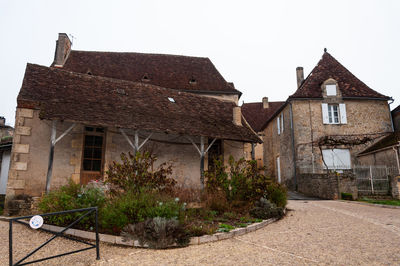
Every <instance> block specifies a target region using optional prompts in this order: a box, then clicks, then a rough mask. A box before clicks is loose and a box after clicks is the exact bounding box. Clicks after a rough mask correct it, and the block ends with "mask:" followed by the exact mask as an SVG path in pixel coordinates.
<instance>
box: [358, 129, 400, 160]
mask: <svg viewBox="0 0 400 266" xmlns="http://www.w3.org/2000/svg"><path fill="white" fill-rule="evenodd" d="M399 141H400V132H399V131H397V132H393V133H391V134H390V135H389V136H386V137H384V138H383V139H381V140H380V141H378V142H377V143H375V144H373V145H372V146H370V147H368V148H367V149H366V150H364V151H363V152H361V153H360V155H363V154H366V153H369V152H373V151H377V150H380V149H383V148H387V147H390V146H393V145H396V144H399Z"/></svg>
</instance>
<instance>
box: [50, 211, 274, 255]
mask: <svg viewBox="0 0 400 266" xmlns="http://www.w3.org/2000/svg"><path fill="white" fill-rule="evenodd" d="M277 220H278V218H271V219H267V220H263V221H262V222H259V223H253V224H250V225H248V226H247V227H241V228H235V229H233V230H231V231H229V232H226V233H215V234H212V235H204V236H194V237H191V238H190V242H189V245H190V246H192V245H201V244H205V243H210V242H215V241H221V240H225V239H229V238H233V237H236V236H241V235H244V234H247V233H250V232H254V231H256V230H258V229H261V228H263V227H265V226H267V225H268V224H271V223H273V222H275V221H277ZM42 228H44V229H48V230H52V231H56V232H57V231H58V232H59V231H61V230H62V229H63V227H60V226H55V225H48V224H44V225H43V226H42ZM67 234H68V235H73V236H76V237H81V238H85V239H89V240H96V234H95V232H88V231H83V230H78V229H68V230H67ZM99 239H100V241H101V242H105V243H110V244H117V245H122V246H129V247H139V248H148V247H149V246H148V245H140V244H139V241H137V240H135V241H133V240H130V241H123V238H122V237H121V236H114V235H108V234H99Z"/></svg>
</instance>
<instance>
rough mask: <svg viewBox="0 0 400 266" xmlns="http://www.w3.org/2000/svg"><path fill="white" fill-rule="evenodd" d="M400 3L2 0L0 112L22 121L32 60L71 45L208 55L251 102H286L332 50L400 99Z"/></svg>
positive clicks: (46, 59) (46, 60)
mask: <svg viewBox="0 0 400 266" xmlns="http://www.w3.org/2000/svg"><path fill="white" fill-rule="evenodd" d="M399 13H400V1H396V0H393V1H385V0H380V1H365V0H363V1H349V0H347V1H338V0H335V1H322V0H316V1H307V0H302V1H298V0H297V1H276V0H275V1H249V0H246V1H244V0H243V1H232V0H230V1H229V0H228V1H217V0H214V1H205V0H202V1H188V0H182V1H166V0H160V1H149V0H147V1H116V0H113V1H99V0H97V1H83V0H80V1H73V0H68V1H54V0H52V1H37V0H36V1H16V0H13V1H11V0H10V1H6V0H0V81H1V83H0V92H1V94H0V116H5V117H6V119H7V124H10V125H14V120H15V108H16V98H17V95H18V92H19V89H20V87H21V84H22V80H23V76H24V71H25V66H26V63H28V62H29V63H35V64H40V65H45V66H49V65H50V64H51V63H52V61H53V57H54V49H55V41H56V39H57V37H58V33H59V32H65V33H67V34H72V35H73V36H74V42H73V49H75V50H89V51H116V52H122V51H124V52H144V53H166V54H178V55H189V56H201V57H209V58H210V59H211V61H212V62H213V63H214V65H215V66H216V67H217V69H218V70H219V71H220V73H221V74H222V75H223V76H224V77H225V79H226V80H227V81H231V82H234V83H235V86H236V88H237V89H239V90H240V91H242V92H243V96H242V98H241V99H240V103H242V101H245V102H255V101H261V98H262V97H263V96H268V97H269V99H270V100H271V101H277V100H286V98H287V97H288V96H289V95H290V94H292V93H293V92H294V91H295V90H296V75H295V69H296V67H297V66H303V67H304V72H305V73H304V74H305V76H307V75H308V73H309V72H310V71H311V70H312V68H313V67H314V66H315V65H316V64H317V63H318V61H319V59H320V58H321V56H322V54H323V49H324V47H326V48H327V49H328V52H329V53H330V54H331V55H333V56H334V57H335V58H336V59H337V60H338V61H339V62H341V63H342V64H343V65H344V66H345V67H347V68H348V69H349V70H350V71H351V72H352V73H353V74H355V75H356V76H357V77H358V78H359V79H361V80H362V81H364V82H365V83H366V84H367V85H368V86H370V87H371V88H372V89H374V90H377V91H378V92H380V93H382V94H385V95H388V96H392V97H393V98H394V99H395V102H394V103H393V104H392V105H391V108H392V109H393V108H394V107H396V106H397V105H399V103H400V82H399V81H398V78H399V77H400V63H399V62H400V15H399Z"/></svg>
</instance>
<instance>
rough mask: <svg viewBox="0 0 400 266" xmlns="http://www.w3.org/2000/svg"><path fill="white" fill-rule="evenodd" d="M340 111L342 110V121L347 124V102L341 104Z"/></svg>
mask: <svg viewBox="0 0 400 266" xmlns="http://www.w3.org/2000/svg"><path fill="white" fill-rule="evenodd" d="M339 112H340V123H342V124H347V116H346V104H344V103H341V104H339Z"/></svg>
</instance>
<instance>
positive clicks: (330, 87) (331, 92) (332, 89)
mask: <svg viewBox="0 0 400 266" xmlns="http://www.w3.org/2000/svg"><path fill="white" fill-rule="evenodd" d="M336 94H337V92H336V84H327V85H326V96H336Z"/></svg>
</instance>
